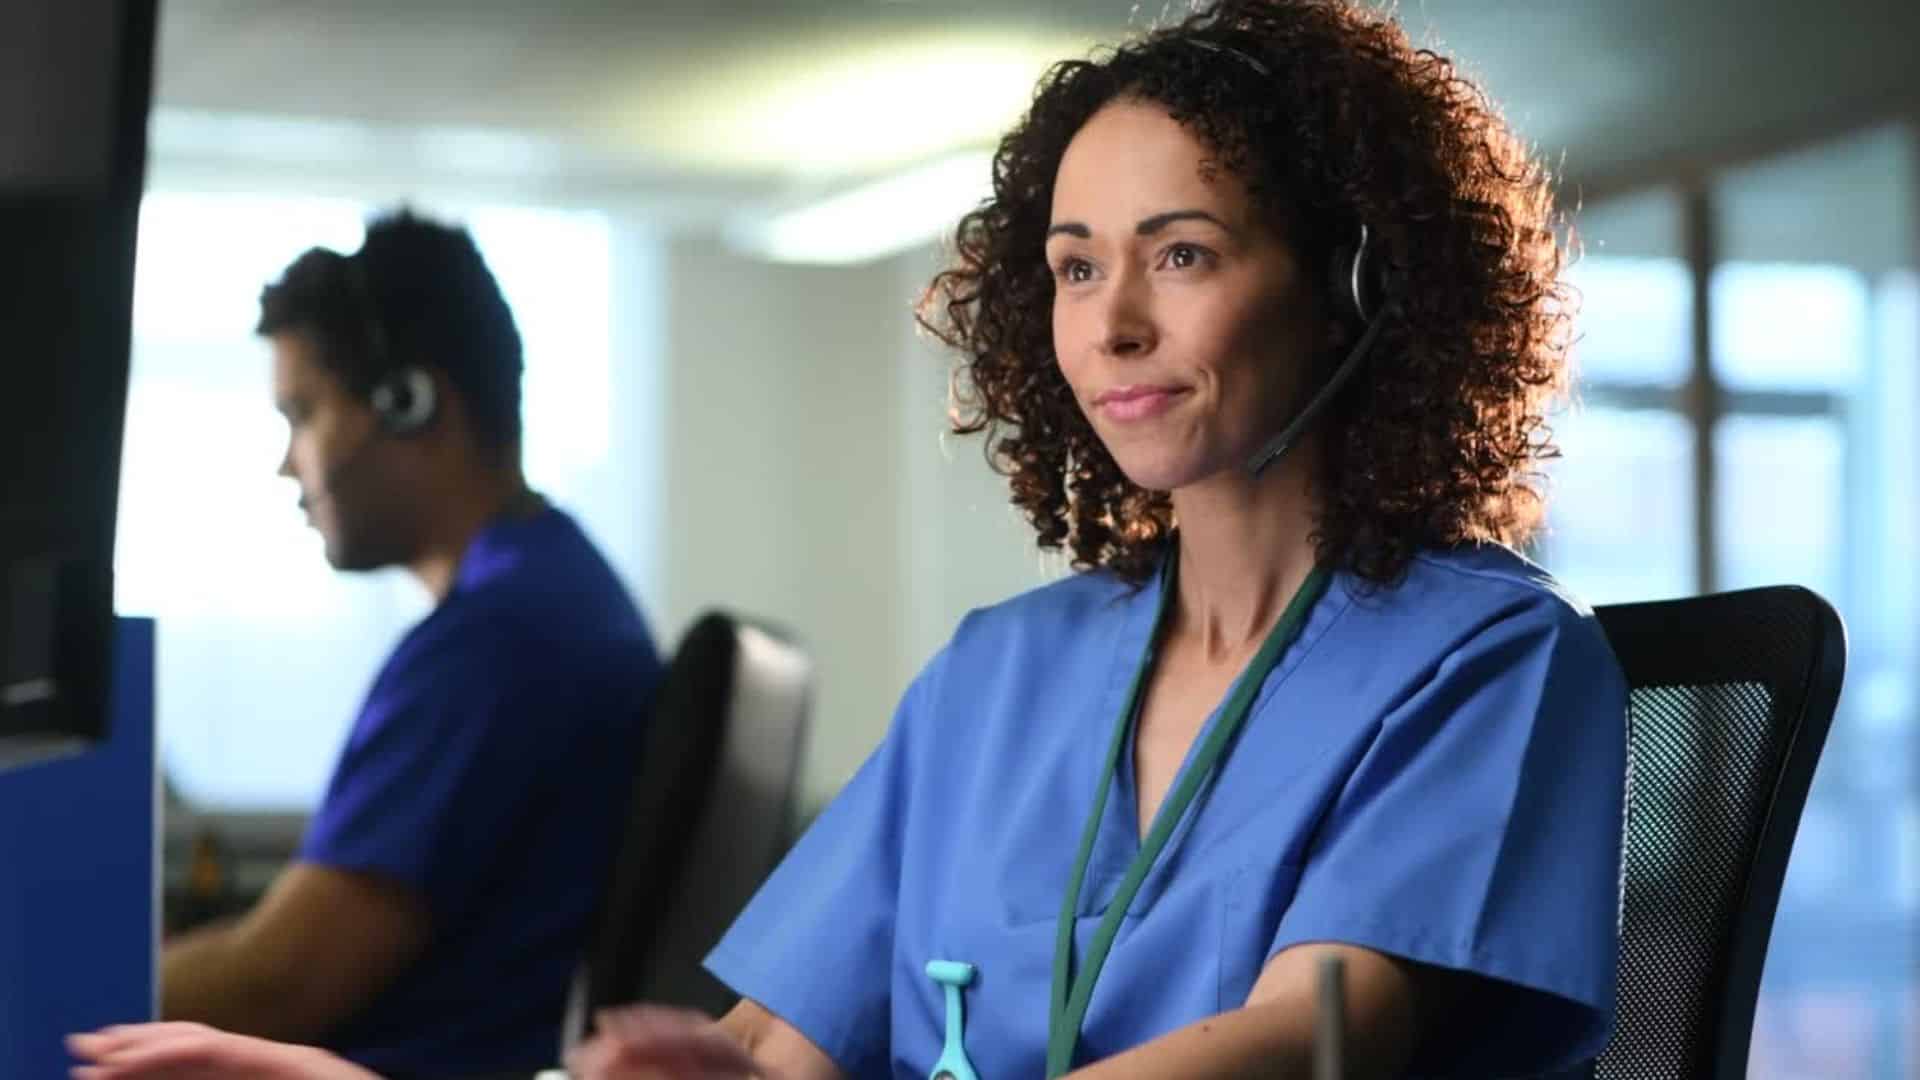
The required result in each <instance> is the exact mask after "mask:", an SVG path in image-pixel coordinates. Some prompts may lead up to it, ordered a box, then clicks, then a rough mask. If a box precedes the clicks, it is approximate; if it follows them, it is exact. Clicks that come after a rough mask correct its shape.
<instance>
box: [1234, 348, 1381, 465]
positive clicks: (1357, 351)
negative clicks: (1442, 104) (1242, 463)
mask: <svg viewBox="0 0 1920 1080" xmlns="http://www.w3.org/2000/svg"><path fill="white" fill-rule="evenodd" d="M1382 314H1384V313H1382ZM1385 324H1386V320H1385V319H1384V318H1382V317H1381V316H1380V315H1375V316H1374V317H1373V319H1372V321H1370V322H1368V323H1367V328H1366V330H1365V331H1364V332H1363V333H1361V335H1360V340H1359V341H1357V342H1355V343H1354V346H1353V351H1351V352H1349V353H1347V358H1346V359H1345V360H1342V361H1341V362H1340V366H1339V367H1337V368H1335V369H1334V371H1333V374H1332V375H1331V376H1329V377H1328V378H1327V381H1326V384H1325V385H1324V386H1322V387H1321V388H1320V390H1319V392H1318V393H1316V394H1314V395H1313V399H1312V400H1310V401H1308V402H1307V404H1306V407H1305V408H1303V409H1301V410H1300V414H1299V415H1298V416H1295V417H1294V418H1293V422H1292V423H1290V424H1288V425H1287V426H1286V427H1284V428H1282V429H1281V431H1280V434H1278V435H1275V436H1274V437H1273V438H1271V439H1269V440H1267V444H1266V445H1265V446H1262V447H1261V448H1260V450H1259V452H1258V453H1256V454H1254V455H1253V457H1251V458H1249V459H1248V460H1247V475H1248V476H1249V477H1253V478H1258V477H1259V475H1260V474H1261V473H1263V472H1265V471H1267V467H1268V466H1270V465H1272V464H1273V463H1274V462H1276V461H1279V460H1280V458H1281V457H1282V456H1283V455H1284V454H1286V452H1287V451H1289V450H1291V449H1293V444H1294V442H1295V441H1296V440H1297V439H1299V438H1300V436H1301V434H1302V433H1304V432H1305V431H1306V430H1307V427H1308V425H1310V424H1312V423H1313V422H1314V420H1316V419H1318V418H1319V416H1320V414H1321V413H1322V412H1324V411H1325V410H1326V407H1327V406H1328V405H1329V404H1330V403H1332V401H1333V397H1334V395H1335V394H1337V393H1339V392H1340V388H1341V387H1342V386H1345V385H1346V382H1347V380H1348V379H1350V378H1352V377H1353V373H1354V372H1355V371H1357V370H1359V367H1360V361H1362V360H1364V359H1366V355H1367V350H1369V349H1371V348H1373V342H1374V339H1375V338H1378V337H1379V336H1380V328H1381V327H1382V326H1384V325H1385Z"/></svg>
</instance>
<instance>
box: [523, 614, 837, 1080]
mask: <svg viewBox="0 0 1920 1080" xmlns="http://www.w3.org/2000/svg"><path fill="white" fill-rule="evenodd" d="M812 684H813V665H812V663H811V661H809V660H808V658H807V656H806V654H805V653H804V652H802V651H801V650H800V649H799V648H798V647H797V646H796V645H794V644H793V643H792V642H791V641H789V640H787V639H785V638H784V637H783V636H781V635H780V634H779V633H778V632H776V631H774V630H772V629H770V628H767V627H762V626H757V625H754V624H752V623H749V622H746V621H743V620H739V619H735V618H732V617H730V616H727V615H723V614H719V613H709V614H707V615H705V616H702V617H701V618H700V619H699V620H697V621H696V622H695V623H694V624H693V626H692V627H691V628H690V629H689V630H688V631H687V632H686V634H685V636H684V637H682V639H681V641H680V647H679V649H678V651H677V652H675V654H674V656H673V659H672V661H671V663H670V664H669V666H668V668H667V672H666V675H665V677H664V678H663V679H662V680H661V684H660V688H659V692H658V693H657V695H656V697H655V703H654V709H653V714H652V718H651V721H650V725H649V728H648V732H647V736H646V738H645V740H644V745H643V747H642V750H641V756H640V762H639V770H638V772H637V774H636V776H635V779H634V786H633V791H632V796H631V798H630V800H629V805H628V809H627V817H626V822H627V824H626V828H625V830H624V833H623V835H622V837H621V839H620V846H619V852H618V854H617V856H616V857H615V861H614V866H613V871H612V876H611V879H610V885H609V889H608V892H607V899H606V901H605V903H604V905H603V908H602V911H601V914H600V916H599V919H598V923H597V928H596V930H595V932H594V935H593V937H592V938H591V939H590V944H589V947H588V950H587V954H586V956H585V958H584V960H583V962H582V964H581V966H580V971H579V973H578V974H577V975H576V977H575V982H574V988H573V994H572V998H571V1001H570V1002H569V1006H568V1015H567V1020H566V1023H565V1025H564V1027H563V1031H562V1042H561V1045H562V1051H563V1053H564V1051H565V1050H566V1049H570V1048H571V1047H572V1046H574V1045H575V1044H576V1043H577V1042H578V1041H579V1040H580V1039H582V1038H584V1037H585V1036H586V1035H587V1034H589V1033H590V1032H591V1029H592V1017H593V1014H594V1011H595V1010H597V1009H600V1008H603V1007H606V1006H609V1005H617V1004H624V1003H627V1002H632V1001H651V1002H657V1003H663V1004H671V1005H681V1006H685V1007H689V1008H697V1009H702V1010H704V1011H707V1012H709V1013H713V1014H715V1015H718V1014H719V1013H721V1012H723V1011H725V1010H726V1009H727V1008H728V1007H729V1006H730V1005H731V1004H732V995H731V993H730V992H729V991H728V990H727V989H726V987H725V986H723V985H722V984H721V983H720V982H719V981H718V980H717V979H714V978H713V977H712V976H711V975H709V974H708V973H707V972H706V971H705V970H704V969H703V968H702V967H701V966H700V961H701V959H702V958H703V957H704V956H705V954H706V951H707V949H708V948H710V947H711V946H712V945H713V944H714V942H716V941H718V940H719V938H720V935H721V934H722V933H723V932H724V931H725V930H726V928H727V926H728V925H729V924H730V923H731V922H732V921H733V919H734V917H735V916H736V915H738V914H739V912H740V909H741V908H743V907H745V906H746V902H747V900H748V899H749V898H751V897H752V895H753V892H754V890H756V889H757V888H759V886H760V883H761V882H762V881H763V880H764V879H765V878H766V876H767V875H768V874H769V873H771V872H772V870H773V867H774V865H775V863H776V862H778V860H779V858H780V856H781V855H782V854H783V853H784V852H785V850H786V847H787V845H788V843H789V841H790V840H791V833H792V828H793V807H794V803H795V801H796V791H797V786H798V779H799V766H800V756H801V751H802V749H803V748H804V745H805V741H806V733H807V723H808V707H809V699H810V695H811V689H812Z"/></svg>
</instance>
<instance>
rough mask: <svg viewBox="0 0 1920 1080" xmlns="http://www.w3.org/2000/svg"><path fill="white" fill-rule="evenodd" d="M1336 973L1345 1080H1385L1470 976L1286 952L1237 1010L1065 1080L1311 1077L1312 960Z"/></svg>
mask: <svg viewBox="0 0 1920 1080" xmlns="http://www.w3.org/2000/svg"><path fill="white" fill-rule="evenodd" d="M1328 953H1334V954H1336V955H1338V956H1340V957H1341V958H1342V959H1343V960H1344V961H1345V966H1346V980H1345V981H1346V1002H1347V1005H1346V1023H1347V1044H1346V1060H1345V1065H1346V1075H1347V1076H1349V1077H1356V1078H1372V1077H1381V1078H1386V1077H1394V1076H1399V1075H1400V1074H1401V1073H1403V1072H1404V1071H1405V1070H1406V1068H1407V1065H1408V1063H1409V1062H1411V1061H1412V1060H1413V1055H1414V1051H1415V1050H1416V1049H1417V1048H1418V1047H1419V1045H1420V1042H1421V1039H1422V1037H1423V1036H1424V1034H1425V1033H1426V1032H1429V1031H1433V1030H1435V1029H1436V1024H1437V1023H1440V1022H1444V1012H1445V1003H1446V1002H1447V1001H1449V1000H1451V998H1452V996H1453V994H1454V992H1455V991H1460V990H1464V989H1466V988H1467V987H1468V986H1469V985H1470V984H1472V983H1473V982H1475V981H1477V980H1475V979H1474V978H1473V977H1472V976H1467V975H1461V974H1458V973H1454V972H1447V971H1441V970H1439V969H1437V968H1430V967H1425V966H1423V965H1419V964H1411V963H1408V962H1407V961H1404V960H1400V959H1397V958H1395V957H1390V956H1386V955H1383V954H1381V953H1377V952H1374V951H1372V950H1370V949H1361V948H1355V947H1353V946H1350V945H1296V946H1294V947H1292V948H1289V949H1285V950H1283V951H1281V952H1280V953H1278V954H1277V955H1275V956H1274V957H1273V959H1271V960H1269V961H1268V962H1267V966H1266V967H1265V968H1264V969H1262V971H1261V972H1260V978H1259V980H1258V981H1257V982H1255V983H1254V985H1253V992H1252V993H1250V994H1248V995H1247V1002H1246V1004H1245V1005H1243V1006H1241V1007H1240V1008H1238V1009H1234V1010H1232V1011H1231V1012H1225V1013H1221V1014H1220V1015H1218V1016H1213V1017H1209V1018H1207V1019H1205V1020H1202V1021H1200V1022H1199V1023H1196V1024H1189V1025H1187V1026H1186V1027H1183V1028H1180V1029H1179V1030H1177V1031H1173V1032H1169V1033H1168V1034H1166V1035H1163V1036H1161V1037H1160V1038H1158V1039H1155V1040H1153V1041H1152V1042H1149V1043H1144V1044H1142V1045H1140V1046H1137V1047H1134V1048H1133V1049H1132V1050H1129V1051H1127V1052H1125V1053H1122V1054H1116V1055H1114V1056H1113V1057H1110V1058H1107V1059H1106V1060H1104V1061H1101V1062H1097V1063H1095V1064H1093V1065H1089V1066H1087V1067H1086V1068H1084V1069H1080V1070H1077V1071H1075V1072H1074V1073H1073V1074H1072V1075H1073V1077H1074V1078H1075V1080H1109V1078H1119V1077H1134V1076H1166V1077H1180V1078H1183V1080H1227V1078H1229V1077H1235V1078H1237V1077H1271V1078H1281V1080H1292V1078H1296V1077H1298V1078H1301V1080H1305V1078H1307V1077H1310V1076H1312V1075H1313V1029H1314V1005H1315V985H1316V984H1315V979H1316V973H1317V971H1318V961H1319V958H1320V957H1322V956H1324V955H1327V954H1328Z"/></svg>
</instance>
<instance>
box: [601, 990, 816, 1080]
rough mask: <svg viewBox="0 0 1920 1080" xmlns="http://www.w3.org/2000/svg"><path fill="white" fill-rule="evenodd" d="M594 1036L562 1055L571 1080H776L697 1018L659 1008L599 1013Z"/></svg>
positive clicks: (633, 1007) (717, 1029) (713, 1025)
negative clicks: (752, 1079) (686, 1079)
mask: <svg viewBox="0 0 1920 1080" xmlns="http://www.w3.org/2000/svg"><path fill="white" fill-rule="evenodd" d="M595 1020H596V1021H597V1024H596V1026H597V1028H598V1031H597V1032H596V1033H595V1035H594V1036H593V1038H591V1039H588V1040H587V1041H586V1042H585V1043H584V1044H582V1045H581V1046H580V1048H579V1049H577V1050H575V1051H574V1052H573V1053H572V1054H569V1055H568V1056H567V1071H568V1072H569V1073H570V1074H572V1076H573V1077H575V1080H681V1078H683V1077H700V1078H702V1080H733V1078H740V1080H746V1078H759V1080H778V1078H777V1077H776V1076H775V1075H774V1074H773V1073H770V1072H768V1071H767V1070H766V1069H765V1068H764V1067H762V1066H760V1065H758V1064H756V1063H755V1062H754V1060H753V1055H752V1054H750V1053H748V1052H747V1048H746V1047H745V1046H743V1045H741V1043H740V1040H738V1039H736V1038H734V1037H733V1035H732V1034H731V1033H730V1032H728V1031H727V1030H726V1029H725V1028H723V1027H721V1026H720V1025H719V1024H717V1023H715V1022H714V1021H713V1020H712V1019H711V1018H710V1017H708V1016H706V1015H705V1014H703V1013H697V1012H691V1011H689V1010H685V1009H670V1008H665V1007H663V1006H659V1005H627V1006H622V1007H621V1008H617V1009H603V1010H601V1011H600V1012H599V1013H598V1014H596V1016H595Z"/></svg>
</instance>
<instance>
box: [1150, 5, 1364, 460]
mask: <svg viewBox="0 0 1920 1080" xmlns="http://www.w3.org/2000/svg"><path fill="white" fill-rule="evenodd" d="M1180 40H1182V41H1184V42H1185V43H1186V44H1188V45H1191V46H1193V47H1194V48H1197V49H1201V50H1204V51H1206V52H1209V53H1212V54H1214V55H1215V56H1224V57H1228V58H1230V59H1232V60H1233V61H1234V62H1235V63H1237V64H1239V65H1241V66H1242V67H1243V68H1244V69H1246V70H1248V71H1252V72H1253V73H1255V74H1257V75H1259V76H1260V77H1261V78H1263V79H1264V78H1271V77H1272V74H1273V72H1272V69H1270V68H1268V67H1267V65H1266V64H1265V63H1262V62H1261V61H1260V60H1259V59H1258V58H1257V57H1255V56H1254V55H1253V54H1251V53H1249V52H1247V51H1245V50H1244V49H1240V48H1237V47H1235V46H1233V45H1231V44H1228V43H1226V42H1222V41H1214V40H1211V39H1209V38H1201V37H1187V38H1182V39H1180ZM1358 231H1359V236H1358V237H1357V238H1356V239H1355V240H1354V243H1353V245H1352V246H1351V247H1349V246H1347V245H1345V244H1342V245H1341V246H1339V247H1338V248H1336V249H1335V250H1334V252H1333V262H1332V265H1331V267H1330V271H1331V272H1330V274H1329V280H1330V287H1329V288H1328V290H1327V293H1328V295H1329V296H1331V297H1332V298H1333V303H1334V306H1335V308H1336V309H1338V310H1337V312H1336V313H1337V314H1338V315H1339V316H1341V317H1343V318H1344V319H1345V320H1347V321H1350V322H1353V323H1357V324H1359V325H1360V326H1362V327H1364V329H1363V330H1362V331H1361V332H1360V339H1359V340H1358V341H1356V342H1354V345H1353V348H1352V350H1350V351H1349V352H1348V353H1347V356H1346V359H1344V360H1342V361H1341V362H1340V366H1339V367H1337V368H1334V369H1333V374H1332V375H1329V376H1328V377H1327V381H1326V382H1325V383H1324V384H1323V385H1322V386H1321V387H1320V389H1319V390H1318V391H1317V392H1315V394H1314V395H1313V397H1312V398H1310V399H1308V401H1307V403H1306V405H1304V406H1302V407H1301V409H1300V412H1299V413H1298V414H1296V415H1295V416H1294V418H1293V419H1292V420H1291V421H1290V422H1288V424H1287V426H1286V427H1284V428H1281V429H1280V433H1279V434H1278V435H1275V436H1274V437H1273V438H1271V439H1268V440H1267V442H1266V444H1265V445H1263V446H1261V447H1260V449H1259V450H1258V451H1256V452H1255V453H1254V455H1253V456H1252V457H1250V458H1248V459H1247V464H1246V470H1247V475H1248V476H1249V477H1251V478H1257V477H1259V475H1260V474H1261V473H1263V472H1265V471H1266V470H1267V469H1268V468H1269V467H1271V466H1272V465H1273V463H1274V462H1276V461H1279V460H1280V459H1281V458H1282V457H1283V456H1285V455H1286V452H1287V451H1289V450H1291V449H1293V445H1294V443H1295V442H1297V441H1298V440H1299V438H1300V436H1301V435H1302V434H1304V433H1305V432H1306V430H1307V427H1308V426H1309V425H1311V424H1312V423H1313V422H1314V421H1315V420H1317V419H1319V417H1320V414H1321V413H1323V412H1325V411H1326V408H1327V406H1328V405H1330V404H1332V402H1333V398H1334V395H1335V394H1338V393H1339V392H1340V388H1341V387H1342V386H1345V385H1346V384H1347V380H1348V379H1351V378H1353V373H1354V372H1355V371H1356V370H1358V369H1359V367H1360V361H1362V360H1364V359H1366V356H1367V353H1368V351H1370V350H1371V349H1372V348H1373V343H1374V341H1375V340H1377V339H1378V338H1379V337H1380V328H1381V326H1383V325H1384V324H1385V323H1386V320H1385V319H1384V318H1383V317H1382V316H1383V315H1385V313H1386V310H1387V308H1388V306H1389V302H1390V301H1391V299H1392V298H1391V296H1389V294H1388V291H1387V288H1386V282H1385V280H1384V275H1383V274H1382V273H1381V270H1380V266H1379V260H1378V258H1377V257H1376V256H1374V254H1373V246H1372V241H1373V232H1372V230H1370V229H1369V228H1368V227H1367V225H1366V223H1365V222H1361V224H1360V227H1359V230H1358Z"/></svg>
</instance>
